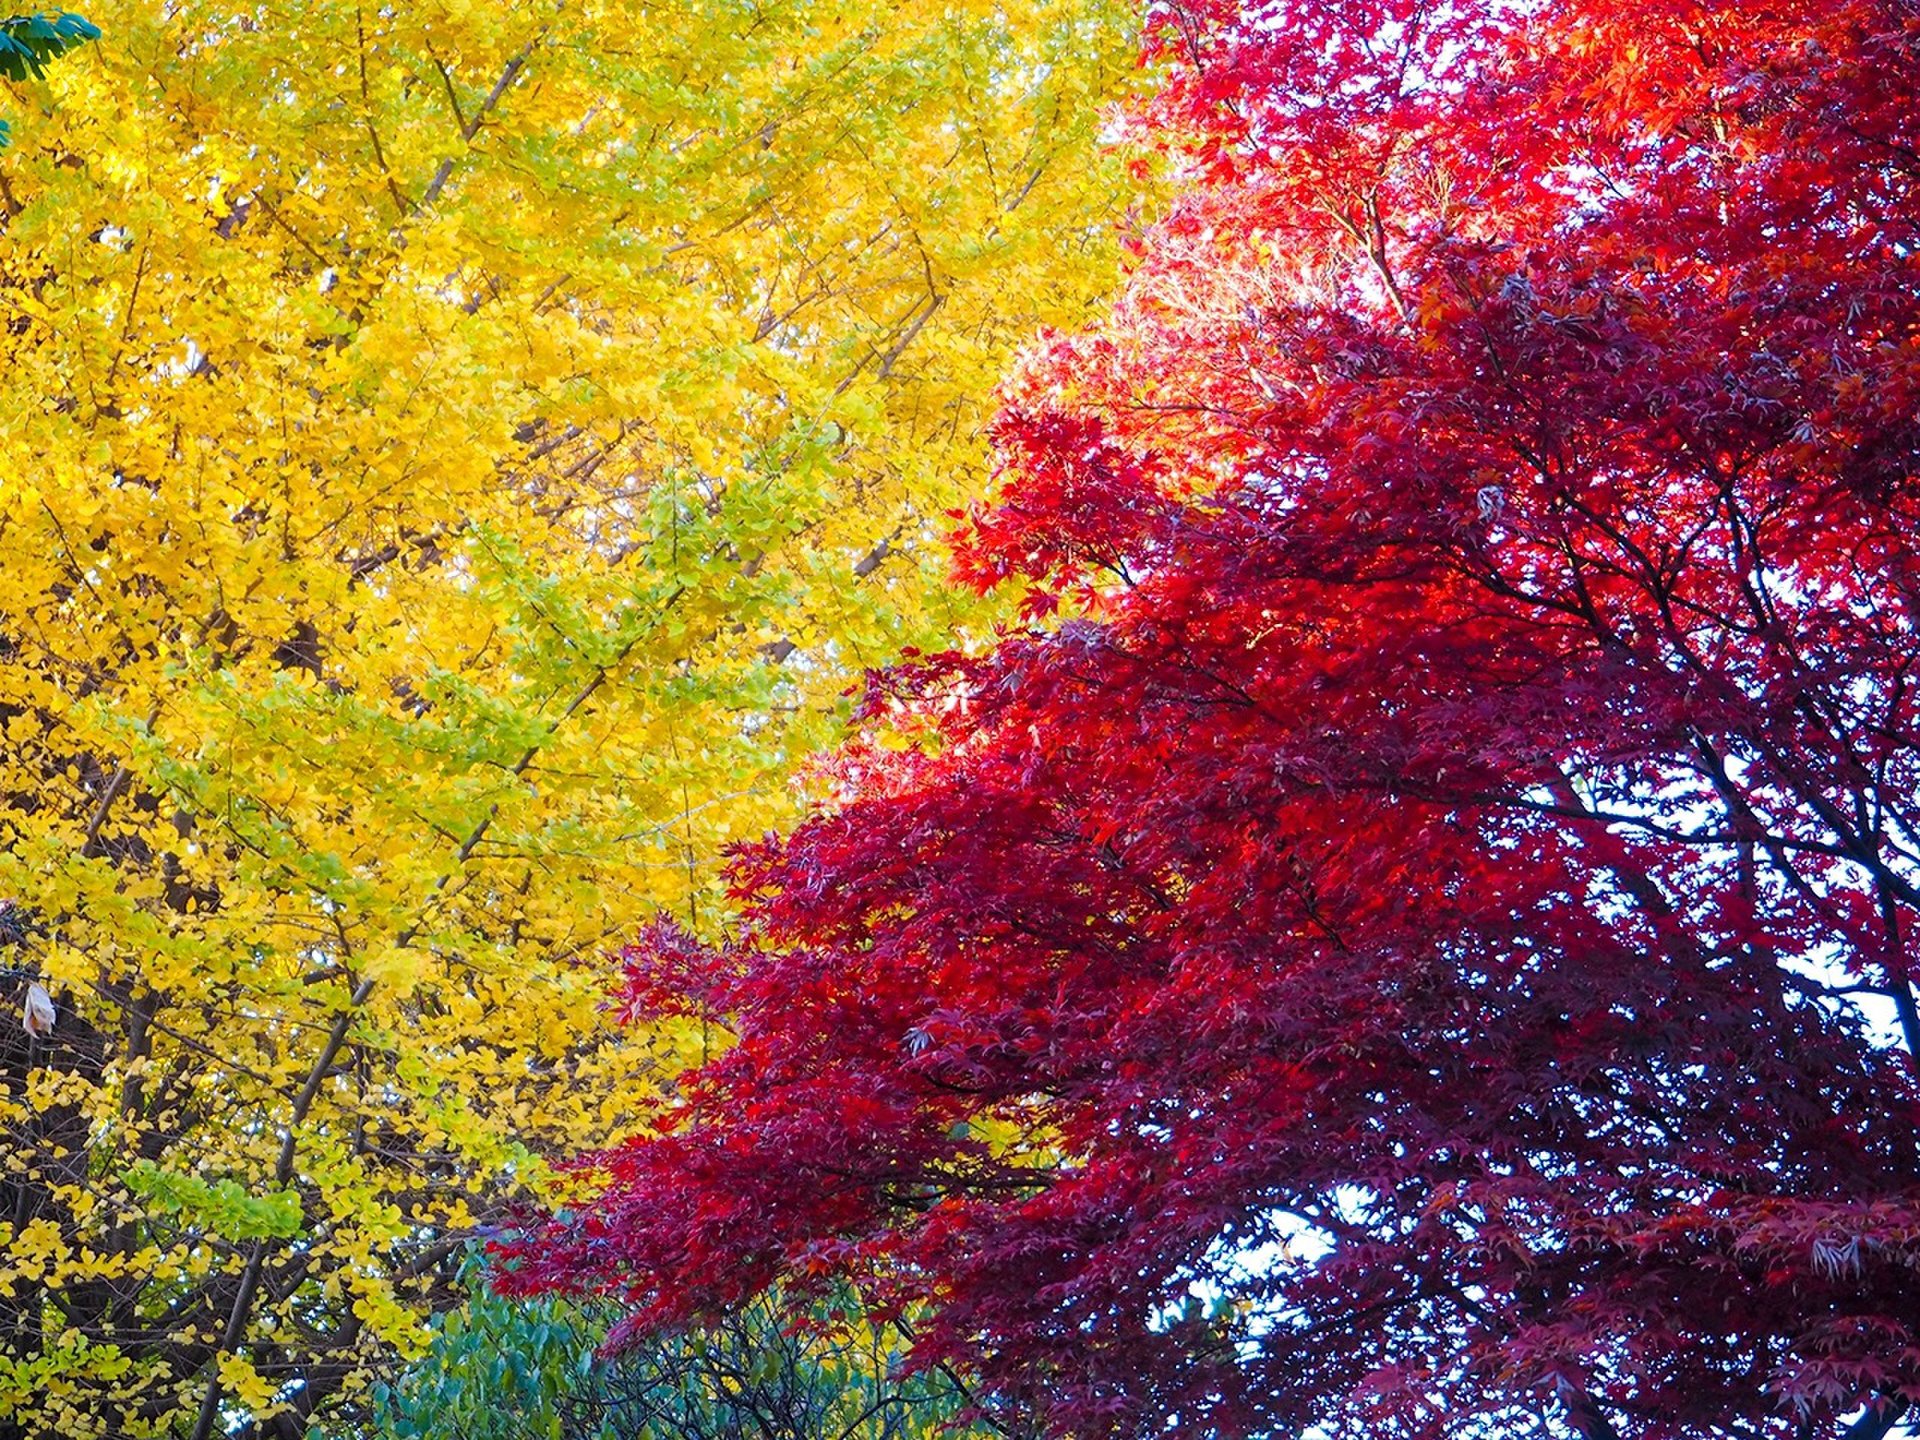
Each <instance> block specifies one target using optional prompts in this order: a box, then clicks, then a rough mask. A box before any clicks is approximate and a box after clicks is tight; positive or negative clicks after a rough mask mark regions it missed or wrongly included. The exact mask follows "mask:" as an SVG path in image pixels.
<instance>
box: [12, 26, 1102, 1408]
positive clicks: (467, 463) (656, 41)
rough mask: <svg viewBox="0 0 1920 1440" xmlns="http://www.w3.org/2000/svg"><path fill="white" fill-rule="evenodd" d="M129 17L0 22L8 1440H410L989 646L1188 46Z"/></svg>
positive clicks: (1035, 29)
mask: <svg viewBox="0 0 1920 1440" xmlns="http://www.w3.org/2000/svg"><path fill="white" fill-rule="evenodd" d="M83 8H84V9H85V11H86V15H87V21H88V22H89V24H88V25H87V27H86V29H85V30H84V31H83V30H81V29H78V28H76V26H75V24H74V23H73V22H69V21H59V20H57V18H56V17H53V16H42V17H37V18H29V17H24V16H21V17H15V18H14V19H12V20H0V112H3V113H4V118H5V119H6V120H7V121H9V122H10V124H11V135H12V141H11V144H10V145H9V146H8V147H7V149H6V150H5V151H4V154H0V1007H4V1008H3V1010H0V1016H3V1017H4V1024H0V1440H39V1437H42V1436H58V1437H60V1440H142V1437H170V1440H214V1437H220V1436H226V1437H236V1440H259V1437H263V1436H275V1437H280V1440H304V1437H305V1436H306V1435H307V1433H308V1430H309V1427H310V1426H313V1425H318V1424H321V1423H323V1422H324V1423H326V1424H328V1425H330V1426H336V1427H338V1428H335V1429H333V1430H332V1432H331V1433H333V1434H334V1435H336V1436H352V1435H357V1434H361V1433H365V1432H362V1431H358V1430H356V1429H355V1428H354V1427H356V1426H358V1425H359V1424H361V1423H362V1422H365V1421H366V1420H367V1417H368V1414H369V1410H368V1406H369V1395H370V1389H371V1382H372V1381H373V1380H375V1379H376V1378H378V1377H380V1376H382V1375H384V1374H389V1373H390V1372H391V1371H392V1369H393V1368H394V1367H395V1366H396V1365H398V1364H400V1363H402V1361H403V1360H404V1359H405V1358H406V1357H409V1356H416V1355H418V1354H419V1353H420V1352H421V1350H422V1349H423V1348H424V1347H425V1346H426V1345H427V1344H428V1342H429V1336H430V1331H429V1329H428V1326H427V1321H428V1319H429V1318H430V1317H431V1316H432V1315H433V1314H434V1313H435V1312H436V1311H441V1310H444V1309H446V1308H447V1307H449V1306H450V1305H453V1304H455V1303H457V1302H458V1299H459V1296H460V1292H459V1290H458V1288H457V1287H456V1286H455V1285H453V1284H452V1281H453V1279H454V1277H455V1273H456V1271H457V1269H458V1266H459V1264H460V1262H461V1258H462V1257H463V1255H464V1254H465V1253H466V1251H467V1247H468V1246H469V1244H470V1243H471V1241H472V1238H473V1236H474V1234H475V1233H476V1231H477V1230H478V1229H479V1228H480V1227H482V1226H484V1225H485V1224H486V1223H487V1222H488V1221H489V1219H491V1218H498V1215H499V1212H500V1209H501V1207H502V1206H503V1204H504V1203H505V1199H506V1197H507V1196H508V1195H509V1194H510V1193H511V1192H513V1191H515V1190H518V1189H520V1188H521V1187H526V1186H532V1185H537V1184H538V1183H539V1181H540V1178H541V1176H542V1174H543V1162H544V1160H545V1158H546V1157H549V1156H558V1155H568V1154H571V1153H573V1152H574V1151H577V1150H578V1149H580V1148H581V1147H583V1146H586V1145H589V1144H592V1143H594V1142H595V1140H596V1139H597V1138H599V1137H604V1136H606V1135H607V1134H608V1133H610V1132H611V1131H612V1130H613V1129H614V1128H616V1127H617V1126H619V1125H621V1124H623V1123H625V1120H626V1117H627V1116H628V1115H630V1114H631V1113H632V1110H633V1108H634V1107H635V1106H636V1105H637V1104H639V1103H640V1099H639V1098H636V1097H645V1096H647V1095H650V1094H651V1093H652V1085H651V1081H650V1079H649V1078H648V1068H647V1067H648V1064H649V1063H650V1062H653V1061H659V1062H660V1063H667V1062H668V1061H669V1060H670V1059H671V1057H672V1050H673V1044H674V1040H673V1037H671V1036H668V1035H664V1034H660V1033H654V1032H650V1031H647V1030H645V1029H642V1028H635V1029H631V1030H629V1031H626V1032H624V1033H620V1034H616V1033H613V1032H612V1027H610V1026H609V1025H608V1024H607V1023H606V1017H605V1016H604V1015H603V1014H602V1013H601V1010H600V1000H601V995H602V991H603V989H604V979H603V974H602V970H601V960H600V956H601V954H602V952H603V951H604V950H605V949H606V948H607V947H609V946H613V945H616V944H618V943H620V941H621V940H622V939H624V937H626V936H627V935H629V934H631V933H632V931H633V929H634V928H635V926H636V925H638V924H639V923H641V922H642V920H643V919H644V918H645V917H647V916H649V915H651V914H653V913H654V912H655V911H657V910H660V909H663V908H664V909H670V910H673V911H675V912H676V913H679V914H682V915H687V916H693V915H702V914H704V912H703V910H702V905H703V903H706V904H710V903H711V902H714V901H717V900H718V899H719V886H718V884H717V870H718V866H717V863H716V861H717V856H718V852H719V850H720V847H721V846H722V845H724V844H725V843H726V842H727V841H729V840H732V839H736V838H738V837H741V836H743V835H744V836H751V835H757V834H759V833H761V832H762V831H764V830H765V829H766V828H767V827H768V826H770V825H776V824H786V823H791V822H792V821H793V819H794V818H796V816H797V814H798V807H797V806H796V803H795V799H794V796H793V794H792V793H791V792H790V791H789V790H788V789H787V787H786V785H785V783H784V782H785V780H786V778H787V776H788V774H789V773H790V771H791V768H792V765H793V763H794V761H795V760H796V759H797V758H798V757H799V756H802V755H804V754H806V753H807V752H808V751H810V750H811V749H813V748H815V747H817V746H818V745H820V744H821V743H823V741H824V740H825V738H827V737H829V736H832V735H834V734H836V733H838V730H839V728H840V726H841V724H842V722H843V720H844V715H845V709H846V706H845V704H844V701H843V692H844V691H845V690H846V687H847V685H848V683H849V680H850V677H852V676H853V675H856V674H857V673H858V671H859V668H860V666H861V665H862V663H864V658H865V657H868V656H879V655H884V654H886V653H888V647H889V646H890V645H891V644H892V643H893V642H894V640H895V639H896V637H900V636H902V635H905V636H909V637H916V636H917V637H919V638H920V640H921V642H922V643H932V642H931V638H930V637H936V636H940V635H943V634H946V633H949V632H951V631H953V630H954V629H956V627H961V628H964V627H965V626H967V625H969V624H972V625H974V626H976V627H978V628H979V629H980V630H982V631H983V632H984V631H985V630H986V629H987V628H988V626H989V622H988V620H987V618H986V617H987V616H988V615H989V614H990V613H991V612H990V607H988V606H983V605H982V603H981V601H980V600H979V598H978V597H974V596H968V595H964V594H961V593H958V592H956V591H954V590H953V589H952V588H950V587H948V586H947V585H946V584H945V582H944V573H945V560H944V554H943V551H942V549H941V547H940V545H939V544H938V535H939V533H940V531H941V530H942V529H943V528H944V527H945V525H946V523H947V522H946V520H945V519H944V516H945V513H946V512H947V511H948V510H949V509H950V508H952V507H953V506H954V505H956V504H958V503H960V500H961V498H962V497H964V496H966V495H968V494H970V493H973V492H974V491H976V490H977V489H978V488H979V484H980V482H981V479H982V477H983V476H984V474H985V472H986V446H985V442H984V437H983V430H984V422H985V419H986V416H987V414H988V413H989V406H990V401H991V392H992V385H993V383H994V381H995V380H996V379H997V378H998V377H999V376H1000V375H1002V374H1003V373H1004V371H1005V368H1006V365H1007V363H1008V361H1009V360H1010V358H1011V356H1012V355H1013V353H1014V352H1015V350H1016V349H1017V347H1018V346H1019V345H1020V344H1021V343H1024V341H1025V340H1026V339H1027V338H1029V337H1030V336H1031V334H1032V333H1033V331H1034V329H1035V328H1036V326H1038V325H1040V324H1043V323H1051V324H1055V325H1072V324H1078V323H1080V322H1081V321H1082V320H1083V319H1084V318H1085V317H1086V315H1087V314H1088V313H1089V307H1090V306H1091V305H1092V303H1093V302H1094V301H1095V300H1096V299H1098V298H1099V297H1101V296H1102V295H1104V294H1105V293H1106V292H1107V291H1108V290H1109V288H1110V287H1111V284H1112V282H1113V279H1114V278H1115V277H1116V276H1117V272H1118V266H1117V252H1118V242H1117V237H1116V227H1115V223H1114V222H1115V220H1116V218H1117V217H1118V215H1119V213H1120V211H1121V209H1122V207H1123V206H1124V205H1125V204H1127V203H1130V201H1131V199H1132V198H1133V197H1132V194H1131V192H1129V191H1127V190H1126V189H1125V188H1124V187H1123V186H1121V185H1120V184H1118V183H1116V182H1117V181H1118V179H1119V173H1118V172H1119V162H1118V159H1117V158H1116V157H1114V156H1112V155H1110V154H1108V153H1105V152H1103V151H1102V149H1101V147H1100V146H1099V145H1098V144H1097V141H1098V130H1099V127H1100V125H1101V124H1102V121H1101V118H1100V117H1101V113H1102V109H1103V106H1104V103H1105V101H1106V99H1107V98H1108V97H1110V96H1111V95H1113V94H1115V93H1117V91H1118V90H1120V89H1121V88H1124V87H1127V86H1130V85H1131V84H1133V83H1134V81H1133V76H1134V70H1133V67H1132V52H1133V50H1134V40H1135V34H1136V29H1137V20H1136V18H1135V17H1134V16H1133V15H1132V14H1131V12H1130V11H1129V10H1128V9H1127V8H1126V7H1125V6H1124V5H1122V4H1119V3H1115V0H1062V3H1058V4H1056V3H1053V0H1029V3H1022V4H1020V5H1018V6H1015V7H1010V8H1009V7H994V6H972V5H967V4H954V3H950V0H884V3H865V0H858V3H849V0H711V3H709V0H701V3H698V4H693V5H687V6H671V7H659V6H646V5H635V4H632V3H628V0H527V3H511V0H395V3H372V0H367V3H351V0H265V3H259V4H253V3H249V4H245V5H239V6H235V5H233V4H229V3H225V0H167V3H164V4H160V3H153V0H89V3H87V4H86V5H85V6H84V7H83ZM95 25H97V27H98V30H99V38H98V39H97V40H93V41H90V42H89V43H86V44H84V45H80V46H79V47H78V48H73V45H72V43H71V42H73V41H75V40H77V39H78V38H81V37H82V36H83V35H84V34H85V33H90V32H91V29H92V27H93V26H95ZM9 46H11V47H12V48H11V49H9ZM21 46H25V47H26V50H25V53H26V55H27V56H29V57H34V58H33V63H27V61H26V60H25V59H22V57H21V53H20V47H21ZM63 49H64V50H67V51H68V52H69V53H64V54H60V53H59V52H60V51H61V50H63ZM55 54H58V60H57V63H53V64H49V65H44V66H43V65H41V64H40V63H39V62H40V60H41V59H45V58H48V57H51V56H53V55H55ZM43 70H44V74H42V73H41V72H42V71H43ZM23 1017H24V1018H25V1019H26V1020H27V1022H28V1023H27V1024H25V1025H23V1024H22V1023H21V1021H22V1018H23ZM690 1053H692V1054H696V1055H697V1053H698V1052H697V1050H695V1051H692V1052H690ZM489 1363H491V1357H489Z"/></svg>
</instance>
